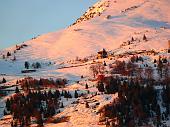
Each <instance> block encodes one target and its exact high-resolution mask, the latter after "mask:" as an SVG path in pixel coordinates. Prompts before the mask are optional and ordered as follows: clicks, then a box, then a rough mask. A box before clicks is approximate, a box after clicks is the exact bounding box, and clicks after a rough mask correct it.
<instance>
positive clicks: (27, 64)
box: [24, 61, 41, 69]
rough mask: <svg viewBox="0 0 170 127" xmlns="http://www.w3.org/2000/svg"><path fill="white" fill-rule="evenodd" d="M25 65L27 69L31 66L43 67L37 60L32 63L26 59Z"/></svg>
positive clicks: (35, 67)
mask: <svg viewBox="0 0 170 127" xmlns="http://www.w3.org/2000/svg"><path fill="white" fill-rule="evenodd" d="M24 66H25V68H26V69H29V68H34V69H38V68H41V64H40V63H39V62H35V63H32V64H31V65H30V63H29V62H28V61H25V63H24Z"/></svg>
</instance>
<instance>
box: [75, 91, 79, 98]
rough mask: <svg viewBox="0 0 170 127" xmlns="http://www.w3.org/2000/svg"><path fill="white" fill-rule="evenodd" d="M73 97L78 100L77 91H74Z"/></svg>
mask: <svg viewBox="0 0 170 127" xmlns="http://www.w3.org/2000/svg"><path fill="white" fill-rule="evenodd" d="M74 97H75V98H78V93H77V90H75V93H74Z"/></svg>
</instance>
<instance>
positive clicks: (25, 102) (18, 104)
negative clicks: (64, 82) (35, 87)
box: [4, 90, 60, 127]
mask: <svg viewBox="0 0 170 127" xmlns="http://www.w3.org/2000/svg"><path fill="white" fill-rule="evenodd" d="M59 97H60V92H59V91H58V90H56V91H55V92H52V91H51V90H49V91H48V92H46V91H44V92H41V91H29V92H28V94H27V95H24V94H21V93H17V94H16V95H15V96H13V97H11V98H10V99H7V101H6V109H5V110H4V115H7V114H11V115H12V116H13V121H12V122H11V126H12V127H17V126H18V125H20V126H22V127H24V126H29V125H30V124H31V122H32V121H31V118H34V119H36V122H37V124H38V125H39V126H43V121H44V120H45V119H47V118H49V117H51V116H53V115H54V114H55V113H56V112H57V109H58V108H59V101H58V99H59Z"/></svg>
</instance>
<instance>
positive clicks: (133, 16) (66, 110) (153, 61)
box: [0, 0, 170, 127]
mask: <svg viewBox="0 0 170 127" xmlns="http://www.w3.org/2000/svg"><path fill="white" fill-rule="evenodd" d="M169 2H170V0H156V1H155V0H101V1H99V2H98V3H96V4H95V5H93V6H92V7H89V10H87V11H86V12H85V13H84V14H83V15H82V16H81V17H80V18H79V19H77V20H76V21H75V23H73V24H72V25H70V26H69V27H68V28H65V29H63V30H60V31H57V32H52V33H47V34H44V35H40V36H38V37H35V38H32V39H31V40H29V41H27V42H23V43H21V44H20V45H16V46H13V47H11V48H8V49H4V50H2V51H0V83H1V81H2V79H3V78H5V79H6V80H7V81H6V83H3V82H2V83H1V84H0V88H1V89H5V90H6V91H7V92H8V93H7V95H6V96H5V97H3V98H2V99H1V101H0V104H1V105H2V107H1V109H0V117H2V120H0V126H4V127H7V126H10V125H9V122H10V121H11V119H12V117H11V115H9V116H5V117H3V110H4V109H5V101H6V100H7V98H9V97H12V96H14V95H15V93H14V91H15V92H16V90H14V89H15V88H16V86H18V87H19V89H20V91H21V93H23V94H24V96H27V94H28V95H29V94H30V93H29V92H28V90H27V91H26V90H25V89H26V88H24V85H26V84H27V87H28V83H26V82H28V81H29V80H31V81H30V82H31V83H32V82H35V84H36V85H37V84H38V85H40V84H41V85H40V86H38V87H36V86H34V85H35V84H31V83H30V87H31V89H32V90H33V91H34V90H36V89H38V91H37V92H40V93H39V94H40V95H41V94H42V96H43V94H44V93H43V92H44V91H45V92H49V90H52V92H53V91H55V90H59V95H60V94H61V96H60V97H59V98H57V99H59V100H57V101H58V103H59V104H57V106H58V107H57V106H56V107H57V109H56V110H57V113H56V114H55V113H54V114H55V115H54V116H52V118H51V119H45V120H44V121H45V126H47V127H48V126H49V127H51V126H52V127H53V126H54V127H57V126H58V127H62V126H63V127H65V126H68V127H75V126H76V127H78V126H79V127H96V126H99V127H100V126H101V127H102V126H105V124H106V123H107V122H108V121H107V119H110V121H109V122H110V123H112V124H115V126H116V125H117V124H119V125H120V122H121V120H122V121H123V120H124V122H122V123H123V124H124V125H125V126H126V125H127V123H128V124H130V125H131V124H133V123H130V122H131V121H130V120H129V121H128V120H127V119H132V118H129V117H128V115H129V116H130V115H132V114H133V113H134V114H135V113H136V112H137V113H136V114H137V115H136V114H135V115H136V118H138V117H139V118H141V119H143V117H144V116H147V115H148V114H149V115H150V116H149V117H147V118H146V119H147V120H146V119H145V121H147V122H145V121H144V120H143V121H140V120H139V119H136V120H134V121H133V122H136V123H135V124H138V125H139V126H142V125H143V126H147V125H151V126H156V125H158V124H159V123H157V124H156V123H154V121H153V120H155V119H156V118H155V117H156V116H160V114H162V115H165V112H168V108H167V107H168V106H165V103H167V102H168V101H167V100H168V99H167V98H168V97H169V96H170V95H169V94H168V92H167V91H168V90H169V88H170V87H169V85H168V84H169V79H170V78H169V75H168V74H169V70H170V68H169V67H170V66H169V63H170V53H169V52H170V51H168V49H169V48H170V47H169V43H168V41H169V40H170V13H169V11H170V8H169ZM99 51H103V52H107V55H106V56H107V57H103V58H101V56H100V55H101V54H100V52H99ZM103 52H102V55H103ZM96 68H97V69H96ZM95 76H96V77H95ZM102 76H104V77H102ZM28 77H32V78H30V79H29V78H28ZM103 78H104V79H103ZM18 80H20V81H19V83H16V82H17V81H18ZM42 80H43V81H44V82H45V83H46V84H45V86H43V85H42V84H43V83H42V82H43V81H42ZM101 82H104V85H105V87H103V89H104V90H103V89H102V88H101V89H102V90H100V88H99V87H98V86H100V85H101V84H100V83H101ZM47 84H48V85H49V86H48V85H47ZM87 84H88V88H86V87H87V86H86V85H87ZM113 84H114V85H113ZM116 84H117V85H118V86H116ZM131 84H133V85H132V86H131ZM134 84H135V85H134ZM137 84H138V85H137ZM153 84H154V85H153ZM32 85H33V86H32ZM53 85H54V86H55V85H59V86H57V88H55V87H56V86H55V87H54V86H53ZM109 85H111V86H112V85H113V87H114V88H112V87H110V86H109ZM108 86H109V88H107V87H108ZM165 86H166V87H165ZM32 87H33V88H32ZM34 87H35V88H34ZM115 87H116V88H115ZM1 89H0V90H1ZM110 89H111V90H110ZM119 89H120V90H119ZM109 90H110V91H109ZM63 91H65V93H67V92H66V91H68V93H70V94H68V95H67V96H71V97H65V96H66V95H63ZM75 91H76V92H78V95H79V97H75ZM122 91H123V92H122ZM136 91H137V92H136ZM41 92H42V93H41ZM50 92H51V91H50ZM50 92H49V93H50ZM33 94H35V96H36V94H37V93H36V92H35V93H33ZM50 94H52V93H50ZM50 94H48V96H50ZM55 94H56V93H55ZM16 95H17V94H16ZM133 95H134V96H133ZM19 96H20V95H19ZM51 96H52V95H51ZM164 96H167V98H165V97H164ZM122 98H123V99H122ZM155 98H156V99H155ZM52 99H55V97H52ZM166 99H167V100H166ZM44 100H45V99H44ZM44 100H42V101H44ZM49 100H50V99H49V98H48V97H47V98H46V100H45V101H46V102H44V103H47V102H49ZM50 101H51V100H50ZM124 101H125V102H129V103H125V102H124ZM169 101H170V100H169ZM141 102H142V104H141ZM147 102H148V103H147ZM87 103H88V105H87ZM61 104H62V105H61ZM117 104H118V105H117ZM154 104H157V106H153V105H154ZM44 105H47V104H44ZM120 105H123V106H122V107H121V106H120ZM124 105H126V106H127V107H128V106H129V108H126V106H124ZM143 105H144V106H143ZM109 106H110V107H109ZM142 106H143V108H142ZM132 107H133V108H132ZM155 107H156V108H155ZM107 108H108V109H109V108H111V109H112V110H116V111H115V112H116V113H115V112H114V113H115V114H116V115H115V114H114V113H113V114H109V113H110V112H109V111H108V112H107V111H106V110H108V109H107ZM120 109H123V110H121V111H120V112H123V113H122V114H121V115H122V116H123V117H122V118H119V116H120V114H117V112H118V110H120ZM146 109H148V110H149V113H148V112H147V111H146ZM23 110H24V109H23ZM103 110H104V111H103ZM109 110H110V109H109ZM143 110H144V111H143ZM124 111H128V112H130V113H131V114H128V113H127V112H126V113H125V112H124ZM142 111H143V112H145V111H146V112H147V113H148V114H147V113H146V112H145V113H146V114H147V115H146V114H145V115H144V114H142V113H141V112H142ZM107 113H108V114H107ZM155 114H156V115H155ZM167 114H168V113H167ZM107 115H108V116H107ZM112 115H115V117H113V118H112V117H111V116H112ZM154 115H155V116H154ZM132 116H133V115H132ZM153 116H154V117H153ZM164 117H166V119H165V118H164ZM164 117H163V116H162V121H161V122H162V123H161V124H162V126H163V125H167V126H169V125H170V123H169V120H168V119H169V116H164ZM102 118H104V122H103V121H102V120H103V119H102ZM163 118H164V119H163ZM37 119H38V118H37ZM101 119H102V120H101ZM120 119H121V120H120ZM125 119H126V120H127V121H128V122H127V121H125ZM133 119H135V118H133ZM6 120H7V121H6ZM59 121H60V122H59ZM85 121H86V122H85ZM118 121H119V122H118ZM157 121H159V118H157ZM56 123H57V124H56ZM110 123H109V124H110ZM34 124H35V120H33V121H32V123H31V125H32V126H36V124H35V125H34ZM130 125H129V126H130Z"/></svg>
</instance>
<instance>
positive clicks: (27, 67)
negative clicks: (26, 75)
mask: <svg viewBox="0 0 170 127" xmlns="http://www.w3.org/2000/svg"><path fill="white" fill-rule="evenodd" d="M29 66H30V64H29V62H28V61H25V68H26V69H29Z"/></svg>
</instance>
